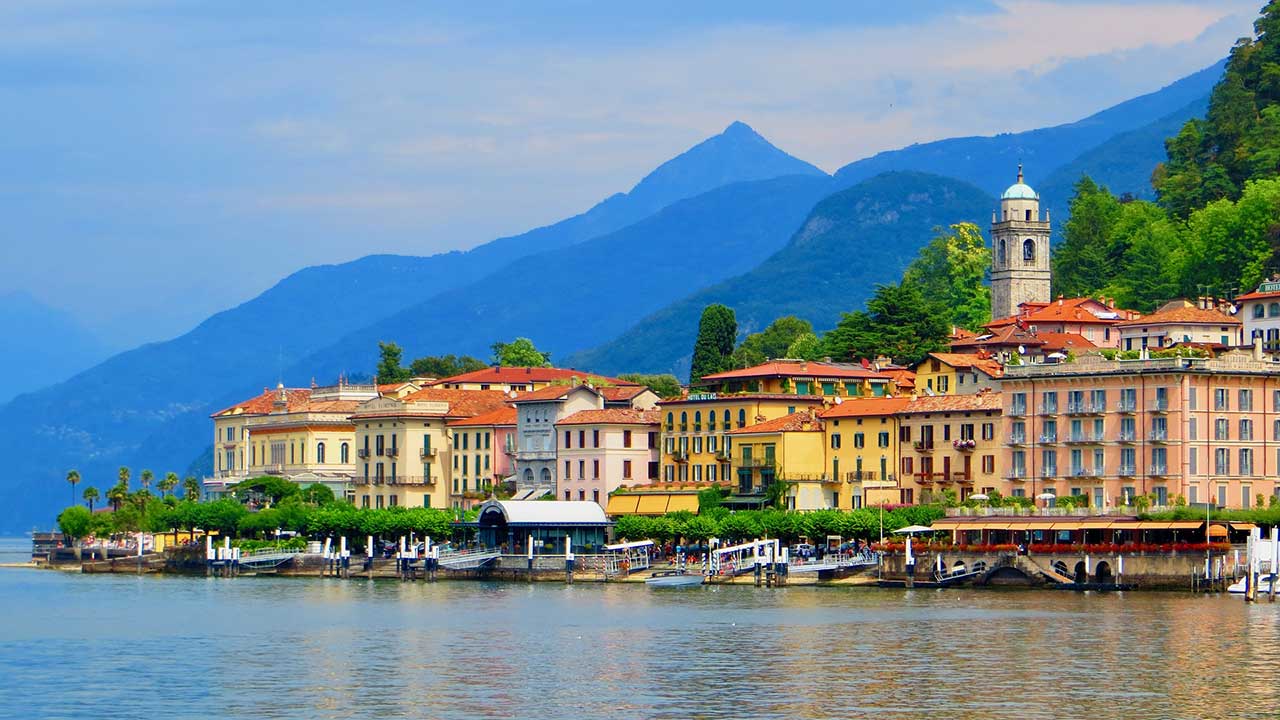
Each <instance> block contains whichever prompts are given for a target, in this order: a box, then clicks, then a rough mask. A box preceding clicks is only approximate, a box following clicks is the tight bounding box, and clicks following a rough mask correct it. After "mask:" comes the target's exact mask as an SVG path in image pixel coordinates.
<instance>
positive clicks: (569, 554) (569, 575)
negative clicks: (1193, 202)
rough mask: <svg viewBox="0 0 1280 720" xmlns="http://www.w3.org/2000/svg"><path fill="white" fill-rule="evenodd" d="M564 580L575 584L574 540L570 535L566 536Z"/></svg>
mask: <svg viewBox="0 0 1280 720" xmlns="http://www.w3.org/2000/svg"><path fill="white" fill-rule="evenodd" d="M564 581H565V582H567V583H569V584H570V585H572V584H573V541H572V539H571V538H570V536H568V535H565V536H564Z"/></svg>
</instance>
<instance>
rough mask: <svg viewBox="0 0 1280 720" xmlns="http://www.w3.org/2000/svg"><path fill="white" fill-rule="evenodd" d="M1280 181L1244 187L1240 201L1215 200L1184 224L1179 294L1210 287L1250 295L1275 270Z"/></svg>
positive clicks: (1279, 229)
mask: <svg viewBox="0 0 1280 720" xmlns="http://www.w3.org/2000/svg"><path fill="white" fill-rule="evenodd" d="M1278 234H1280V179H1275V178H1273V179H1269V180H1257V181H1251V182H1248V183H1246V185H1245V189H1244V193H1243V195H1242V196H1241V198H1240V199H1239V200H1238V201H1236V202H1232V201H1230V200H1215V201H1214V202H1211V203H1209V204H1208V205H1206V206H1205V207H1203V208H1200V209H1199V210H1196V211H1195V212H1193V213H1192V214H1191V217H1190V218H1188V220H1187V236H1186V243H1185V247H1186V253H1187V261H1186V267H1187V270H1188V273H1187V275H1186V277H1185V278H1184V280H1183V289H1184V291H1188V290H1195V289H1196V287H1197V286H1198V285H1209V286H1213V287H1215V288H1218V289H1219V291H1220V292H1222V291H1225V290H1226V289H1229V288H1232V287H1234V288H1237V289H1239V290H1241V291H1242V292H1243V291H1247V290H1252V289H1253V288H1254V287H1256V286H1257V284H1258V283H1259V282H1260V281H1261V280H1262V279H1263V278H1264V277H1265V276H1266V274H1267V273H1268V272H1269V271H1271V270H1274V269H1275V268H1276V267H1277V246H1278V243H1277V235H1278Z"/></svg>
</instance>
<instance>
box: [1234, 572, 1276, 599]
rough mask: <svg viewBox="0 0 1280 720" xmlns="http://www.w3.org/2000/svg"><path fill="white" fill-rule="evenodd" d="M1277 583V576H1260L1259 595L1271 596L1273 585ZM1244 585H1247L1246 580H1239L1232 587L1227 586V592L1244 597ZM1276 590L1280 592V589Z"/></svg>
mask: <svg viewBox="0 0 1280 720" xmlns="http://www.w3.org/2000/svg"><path fill="white" fill-rule="evenodd" d="M1275 581H1276V576H1275V575H1259V576H1258V594H1259V595H1270V594H1271V583H1273V582H1275ZM1244 584H1245V580H1244V578H1241V579H1239V580H1237V581H1236V582H1234V583H1232V584H1231V585H1228V586H1227V592H1229V593H1232V594H1235V595H1243V594H1244ZM1276 590H1277V591H1280V587H1277V588H1276Z"/></svg>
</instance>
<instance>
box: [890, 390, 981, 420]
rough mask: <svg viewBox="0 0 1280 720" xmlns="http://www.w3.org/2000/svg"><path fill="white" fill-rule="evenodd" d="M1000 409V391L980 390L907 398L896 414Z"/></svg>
mask: <svg viewBox="0 0 1280 720" xmlns="http://www.w3.org/2000/svg"><path fill="white" fill-rule="evenodd" d="M999 409H1000V393H998V392H989V391H981V392H977V393H973V394H972V395H918V396H916V397H914V398H908V399H907V403H906V405H904V406H903V407H902V408H901V409H900V410H898V414H900V415H917V414H920V413H949V412H985V411H988V410H999Z"/></svg>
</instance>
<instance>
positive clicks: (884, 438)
mask: <svg viewBox="0 0 1280 720" xmlns="http://www.w3.org/2000/svg"><path fill="white" fill-rule="evenodd" d="M878 444H879V446H880V447H882V448H887V447H889V433H888V432H882V433H880V438H879V443H878Z"/></svg>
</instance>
